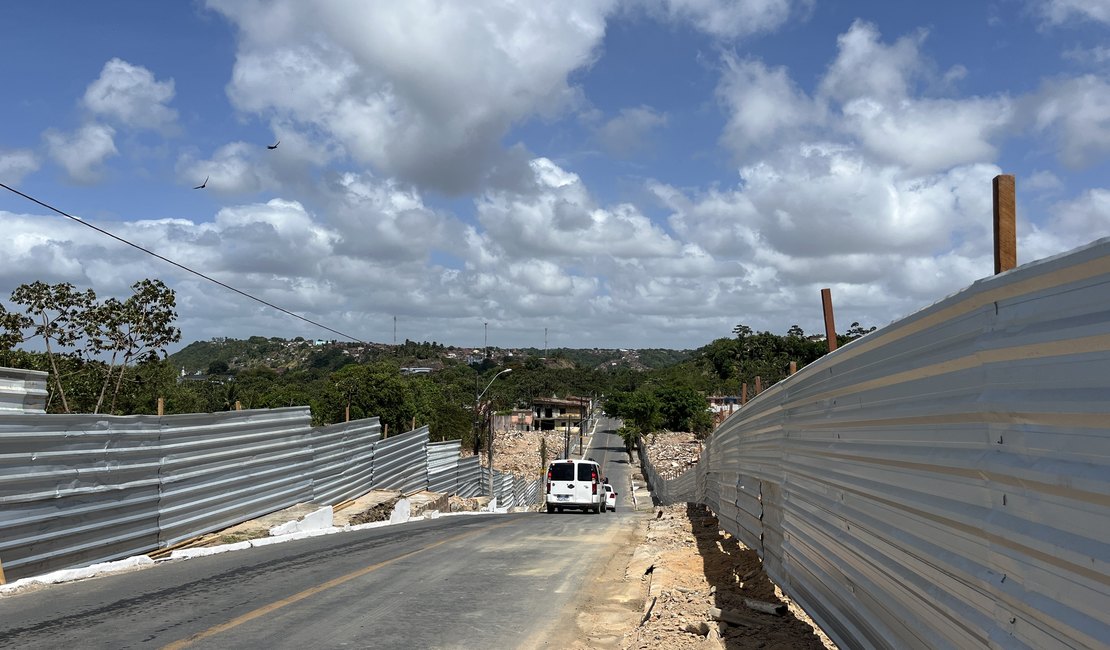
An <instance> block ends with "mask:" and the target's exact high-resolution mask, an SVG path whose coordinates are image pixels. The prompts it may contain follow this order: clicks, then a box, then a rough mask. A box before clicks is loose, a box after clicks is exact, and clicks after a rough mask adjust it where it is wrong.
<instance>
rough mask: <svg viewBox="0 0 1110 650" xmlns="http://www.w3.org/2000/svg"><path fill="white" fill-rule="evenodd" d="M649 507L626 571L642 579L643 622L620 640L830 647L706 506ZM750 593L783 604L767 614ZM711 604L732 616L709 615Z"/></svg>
mask: <svg viewBox="0 0 1110 650" xmlns="http://www.w3.org/2000/svg"><path fill="white" fill-rule="evenodd" d="M655 513H656V514H655V515H654V516H653V515H648V519H647V521H646V523H645V525H644V531H643V534H644V536H643V541H642V542H641V545H642V547H641V550H640V552H637V553H635V554H634V557H635V558H638V560H639V561H633V562H631V563H629V566H628V570H627V572H626V575H625V580H626V581H639V582H640V593H641V595H642V598H643V600H642V602H643V603H644V610H643V612H642V615H641V617H640V621H642V623H638V624H637V625H636V626H635V627H634V628H632V629H630V630H628V631H627V632H626V633H625V634H624V636H623V637H622V638H621V642H620V646H619V647H620V648H629V649H631V648H634V649H637V650H638V649H646V648H653V649H654V648H658V647H660V646H662V647H666V648H669V649H670V648H781V649H784V650H785V649H787V648H790V649H796V648H797V649H802V650H805V649H807V648H809V649H812V650H825V649H830V650H834V649H835V648H836V646H835V645H834V644H833V643H832V641H831V640H829V638H828V637H827V636H825V634H824V633H823V632H821V631H820V630H819V629H818V628H816V626H814V624H813V622H812V620H811V619H810V618H809V616H807V615H806V614H805V612H804V611H802V610H801V608H799V607H798V606H797V605H796V604H794V603H793V601H791V600H790V599H789V598H787V597H786V596H785V595H784V594H783V593H782V591H781V590H780V589H779V588H778V587H777V586H776V585H775V584H774V583H773V582H771V580H770V579H769V578H768V577H767V575H766V573H764V572H763V570H762V563H761V562H760V560H759V556H758V555H757V554H756V552H755V551H753V550H751V549H748V548H747V547H745V546H744V545H743V544H741V543H740V542H739V540H737V539H736V538H734V537H732V536H731V535H729V534H727V533H725V532H723V531H721V530H719V527H718V523H717V519H716V517H714V516H713V515H712V513H710V512H709V511H708V510H707V509H706V508H704V507H703V506H700V505H687V504H682V505H673V506H664V507H658V508H655ZM745 599H747V601H746V600H745ZM748 601H751V602H753V603H755V604H764V605H769V606H771V607H774V606H778V605H784V606H785V607H779V610H780V611H782V613H781V614H769V613H765V612H762V611H757V610H755V609H752V608H751V607H749V606H748V604H747V602H748ZM710 608H717V609H720V610H724V611H725V616H728V617H729V618H731V619H732V620H733V622H732V623H725V622H722V621H718V620H715V619H714V618H713V617H712V616H711V615H710Z"/></svg>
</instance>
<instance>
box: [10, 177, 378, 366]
mask: <svg viewBox="0 0 1110 650" xmlns="http://www.w3.org/2000/svg"><path fill="white" fill-rule="evenodd" d="M0 187H2V188H4V189H6V190H8V191H9V192H12V193H13V194H18V195H19V196H22V197H23V198H25V199H27V200H28V201H31V202H32V203H37V204H38V205H41V206H42V207H44V208H46V209H47V210H51V211H53V212H56V213H58V214H60V215H62V216H63V217H65V218H66V219H70V220H73V221H76V222H77V223H79V224H81V225H82V226H88V227H89V228H92V229H93V230H95V231H97V232H98V233H100V234H102V235H107V236H109V237H111V238H112V239H114V240H116V241H118V242H122V243H124V244H127V245H128V246H131V247H132V248H137V249H139V250H141V251H142V252H144V253H146V254H147V255H152V256H154V257H157V258H158V259H160V260H162V261H163V262H166V263H168V264H172V265H174V266H176V267H177V268H179V269H181V270H183V271H187V272H189V273H192V274H193V275H195V276H197V277H200V278H204V279H205V280H208V281H209V282H212V283H213V284H218V285H220V286H221V287H223V288H225V289H227V290H229V291H234V292H235V293H237V294H239V295H241V296H245V297H247V298H250V299H251V300H253V301H255V302H260V303H262V304H263V305H266V306H267V307H270V308H272V309H276V310H278V311H280V312H281V313H283V314H288V315H290V316H292V317H293V318H298V319H300V320H303V321H304V322H306V323H309V324H311V325H315V326H316V327H319V328H321V329H325V330H327V331H329V332H331V333H332V334H338V335H339V336H342V337H343V338H345V339H350V340H352V341H355V342H358V343H362V344H363V345H369V344H368V343H367V342H366V341H363V340H362V339H360V338H358V337H356V336H351V335H350V334H344V333H343V332H340V331H339V330H337V329H332V328H330V327H328V326H327V325H324V324H322V323H317V322H316V321H314V320H312V319H311V318H305V317H304V316H301V315H300V314H294V313H293V312H291V311H289V310H288V309H285V308H283V307H278V306H277V305H275V304H273V303H271V302H267V301H265V300H263V299H261V298H259V297H257V296H253V295H251V294H249V293H247V292H246V291H243V290H242V289H236V288H235V287H233V286H231V285H230V284H227V283H225V282H220V281H219V280H217V279H216V278H213V277H210V276H207V275H205V274H203V273H201V272H200V271H195V270H193V269H191V268H189V267H187V266H185V265H184V264H179V263H177V262H175V261H173V260H171V259H170V258H168V257H164V256H162V255H159V254H158V253H155V252H154V251H152V250H150V249H148V248H143V247H142V246H140V245H138V244H136V243H133V242H130V241H127V240H126V239H124V238H123V237H120V236H118V235H114V234H112V233H110V232H108V231H107V230H104V229H103V228H99V227H97V226H94V225H92V224H91V223H89V222H87V221H85V220H84V219H81V218H79V217H75V216H73V215H71V214H68V213H66V212H63V211H62V210H59V209H58V208H55V207H54V206H52V205H50V204H49V203H45V202H43V201H40V200H38V199H36V198H35V197H33V196H30V195H28V194H24V193H23V192H20V191H19V190H17V189H15V188H14V187H8V186H7V185H5V184H3V183H0Z"/></svg>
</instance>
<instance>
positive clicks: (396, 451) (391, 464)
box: [374, 426, 428, 494]
mask: <svg viewBox="0 0 1110 650" xmlns="http://www.w3.org/2000/svg"><path fill="white" fill-rule="evenodd" d="M427 445H428V427H427V426H423V427H420V428H419V429H413V430H412V431H409V432H407V433H402V434H400V435H396V436H390V437H389V438H386V439H385V440H379V441H378V442H377V443H376V444H375V445H374V489H377V490H400V491H401V492H402V493H404V494H414V493H416V492H420V491H421V490H427V489H428V453H427V452H426V451H425V448H426V447H427Z"/></svg>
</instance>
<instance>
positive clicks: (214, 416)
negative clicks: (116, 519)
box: [159, 407, 313, 546]
mask: <svg viewBox="0 0 1110 650" xmlns="http://www.w3.org/2000/svg"><path fill="white" fill-rule="evenodd" d="M311 431H312V429H311V416H310V414H309V410H308V408H307V407H298V408H284V409H259V410H250V411H229V412H226V413H204V414H189V415H170V416H166V417H164V418H162V430H161V448H162V453H163V466H162V473H161V479H162V497H161V517H160V520H159V522H160V528H161V532H160V535H159V543H160V545H161V546H171V545H173V544H176V543H177V542H180V541H183V540H186V539H189V538H191V537H195V536H197V535H199V534H202V533H206V532H211V531H215V530H219V529H221V528H225V527H227V526H230V525H232V524H236V523H239V522H241V521H246V520H247V519H252V518H254V517H258V516H261V515H264V514H266V513H269V512H273V511H275V510H280V509H282V508H285V507H288V506H291V505H294V504H297V503H302V502H307V501H311V500H312V473H313V465H312V462H313V461H312V456H313V452H312V447H311Z"/></svg>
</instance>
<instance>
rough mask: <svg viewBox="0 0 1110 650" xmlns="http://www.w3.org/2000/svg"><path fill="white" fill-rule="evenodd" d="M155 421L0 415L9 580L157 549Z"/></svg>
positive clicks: (0, 486) (1, 553) (1, 501)
mask: <svg viewBox="0 0 1110 650" xmlns="http://www.w3.org/2000/svg"><path fill="white" fill-rule="evenodd" d="M159 465H160V462H159V454H158V429H157V418H154V417H150V416H129V417H119V416H81V415H45V414H28V415H15V414H5V415H0V560H3V563H4V572H5V574H6V576H7V578H9V579H15V578H20V577H26V576H29V575H37V574H40V573H45V572H48V571H54V570H57V569H65V568H71V567H76V566H83V565H87V564H92V563H95V562H103V561H107V560H113V559H117V558H119V557H124V556H127V555H132V554H135V553H139V552H143V551H147V550H150V549H152V548H155V547H156V546H157V544H158V470H159Z"/></svg>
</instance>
